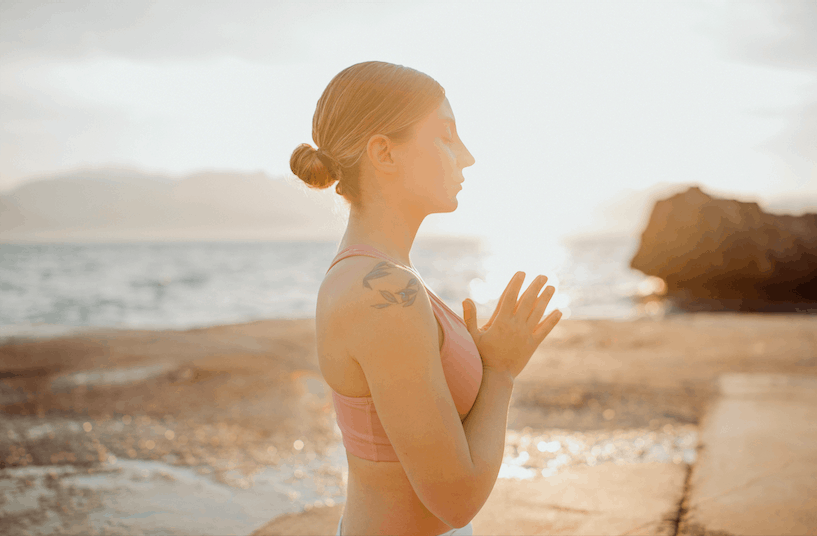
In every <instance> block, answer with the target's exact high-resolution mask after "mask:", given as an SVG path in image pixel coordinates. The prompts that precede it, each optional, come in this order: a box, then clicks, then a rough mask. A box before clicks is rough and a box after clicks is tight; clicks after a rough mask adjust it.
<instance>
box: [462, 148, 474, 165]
mask: <svg viewBox="0 0 817 536" xmlns="http://www.w3.org/2000/svg"><path fill="white" fill-rule="evenodd" d="M474 162H476V160H475V159H474V155H472V154H471V151H469V150H468V148H467V147H465V144H464V143H463V144H462V155H461V156H460V163H461V164H462V167H463V168H467V167H469V166H473V165H474Z"/></svg>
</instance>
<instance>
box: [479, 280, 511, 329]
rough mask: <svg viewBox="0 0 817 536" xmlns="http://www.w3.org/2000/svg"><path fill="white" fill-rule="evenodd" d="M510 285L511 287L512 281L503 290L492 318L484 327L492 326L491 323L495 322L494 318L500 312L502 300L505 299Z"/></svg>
mask: <svg viewBox="0 0 817 536" xmlns="http://www.w3.org/2000/svg"><path fill="white" fill-rule="evenodd" d="M509 287H510V283H509V284H508V286H507V287H505V290H503V291H502V296H500V297H499V301H497V302H496V307H495V308H494V312H493V314H492V315H491V318H490V319H488V322H486V323H485V325H484V326H483V328H484V329H488V328H490V327H491V324H493V323H494V320H496V315H497V314H499V306H500V305H501V304H502V300H504V299H505V296H506V295H507V294H508V288H509Z"/></svg>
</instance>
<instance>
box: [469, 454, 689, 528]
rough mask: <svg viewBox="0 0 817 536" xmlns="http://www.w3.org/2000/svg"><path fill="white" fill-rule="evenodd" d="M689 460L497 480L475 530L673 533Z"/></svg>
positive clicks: (574, 469)
mask: <svg viewBox="0 0 817 536" xmlns="http://www.w3.org/2000/svg"><path fill="white" fill-rule="evenodd" d="M686 468H687V466H686V465H682V464H681V465H675V464H662V463H643V464H632V465H615V464H602V465H597V466H595V467H586V466H585V467H574V468H571V469H568V470H566V471H565V472H563V473H560V474H558V475H554V476H552V477H549V478H539V479H536V480H505V479H500V480H497V482H496V485H495V486H494V490H493V492H492V493H491V496H490V497H489V498H488V501H487V502H486V503H485V505H484V506H483V507H482V510H480V512H479V513H478V514H477V516H476V517H475V518H474V519H473V521H472V522H471V523H472V524H473V526H474V534H475V535H484V536H488V535H500V534H501V535H509V536H510V535H523V534H524V535H529V534H548V535H559V534H564V535H571V536H573V535H576V536H579V535H594V536H601V535H606V534H628V535H630V534H632V535H637V534H649V535H664V534H666V535H674V533H675V520H676V517H677V513H678V507H679V504H680V502H681V497H682V495H683V488H684V480H685V478H686V472H687V469H686Z"/></svg>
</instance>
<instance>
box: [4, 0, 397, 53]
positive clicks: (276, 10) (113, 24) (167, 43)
mask: <svg viewBox="0 0 817 536" xmlns="http://www.w3.org/2000/svg"><path fill="white" fill-rule="evenodd" d="M394 9H402V8H401V7H400V5H399V4H396V3H394V4H393V3H374V4H364V5H363V6H361V5H360V4H359V3H354V2H350V1H348V0H347V1H335V2H306V1H304V2H293V1H283V0H242V1H239V2H213V1H201V0H173V1H172V2H154V1H148V0H121V1H110V0H102V1H88V0H62V1H59V2H56V1H43V0H39V1H38V0H25V1H20V0H18V1H5V2H2V3H0V57H3V58H20V57H22V58H32V57H33V58H50V59H53V58H61V59H76V58H82V57H87V56H92V55H98V54H103V55H110V56H116V57H123V58H128V59H137V60H148V61H151V60H160V59H201V58H206V57H213V56H236V57H241V58H244V59H249V60H254V61H274V62H277V63H293V62H299V61H303V60H305V59H307V58H308V57H312V56H313V55H314V53H315V52H319V51H316V50H314V49H313V41H314V40H310V38H309V34H308V31H309V29H310V26H313V27H315V28H317V25H318V24H319V23H320V22H321V21H323V22H325V21H327V20H328V21H332V20H334V21H335V24H334V26H335V27H336V28H337V29H338V31H342V30H343V28H342V27H341V26H346V27H348V26H352V25H356V24H365V23H366V20H369V18H370V17H376V16H377V15H378V14H380V13H382V12H384V11H390V10H391V11H393V10H394ZM339 14H342V15H345V17H343V18H342V21H343V22H342V23H341V24H338V22H337V21H338V16H337V15H339Z"/></svg>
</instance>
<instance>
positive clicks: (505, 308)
mask: <svg viewBox="0 0 817 536" xmlns="http://www.w3.org/2000/svg"><path fill="white" fill-rule="evenodd" d="M524 281H525V272H516V274H514V276H513V277H512V278H511V280H510V282H509V283H508V286H507V287H506V288H505V294H504V295H503V296H502V301H501V302H499V313H498V314H497V316H501V317H504V318H509V317H510V316H511V315H513V312H514V309H516V299H517V297H519V289H520V288H522V283H523V282H524Z"/></svg>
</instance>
